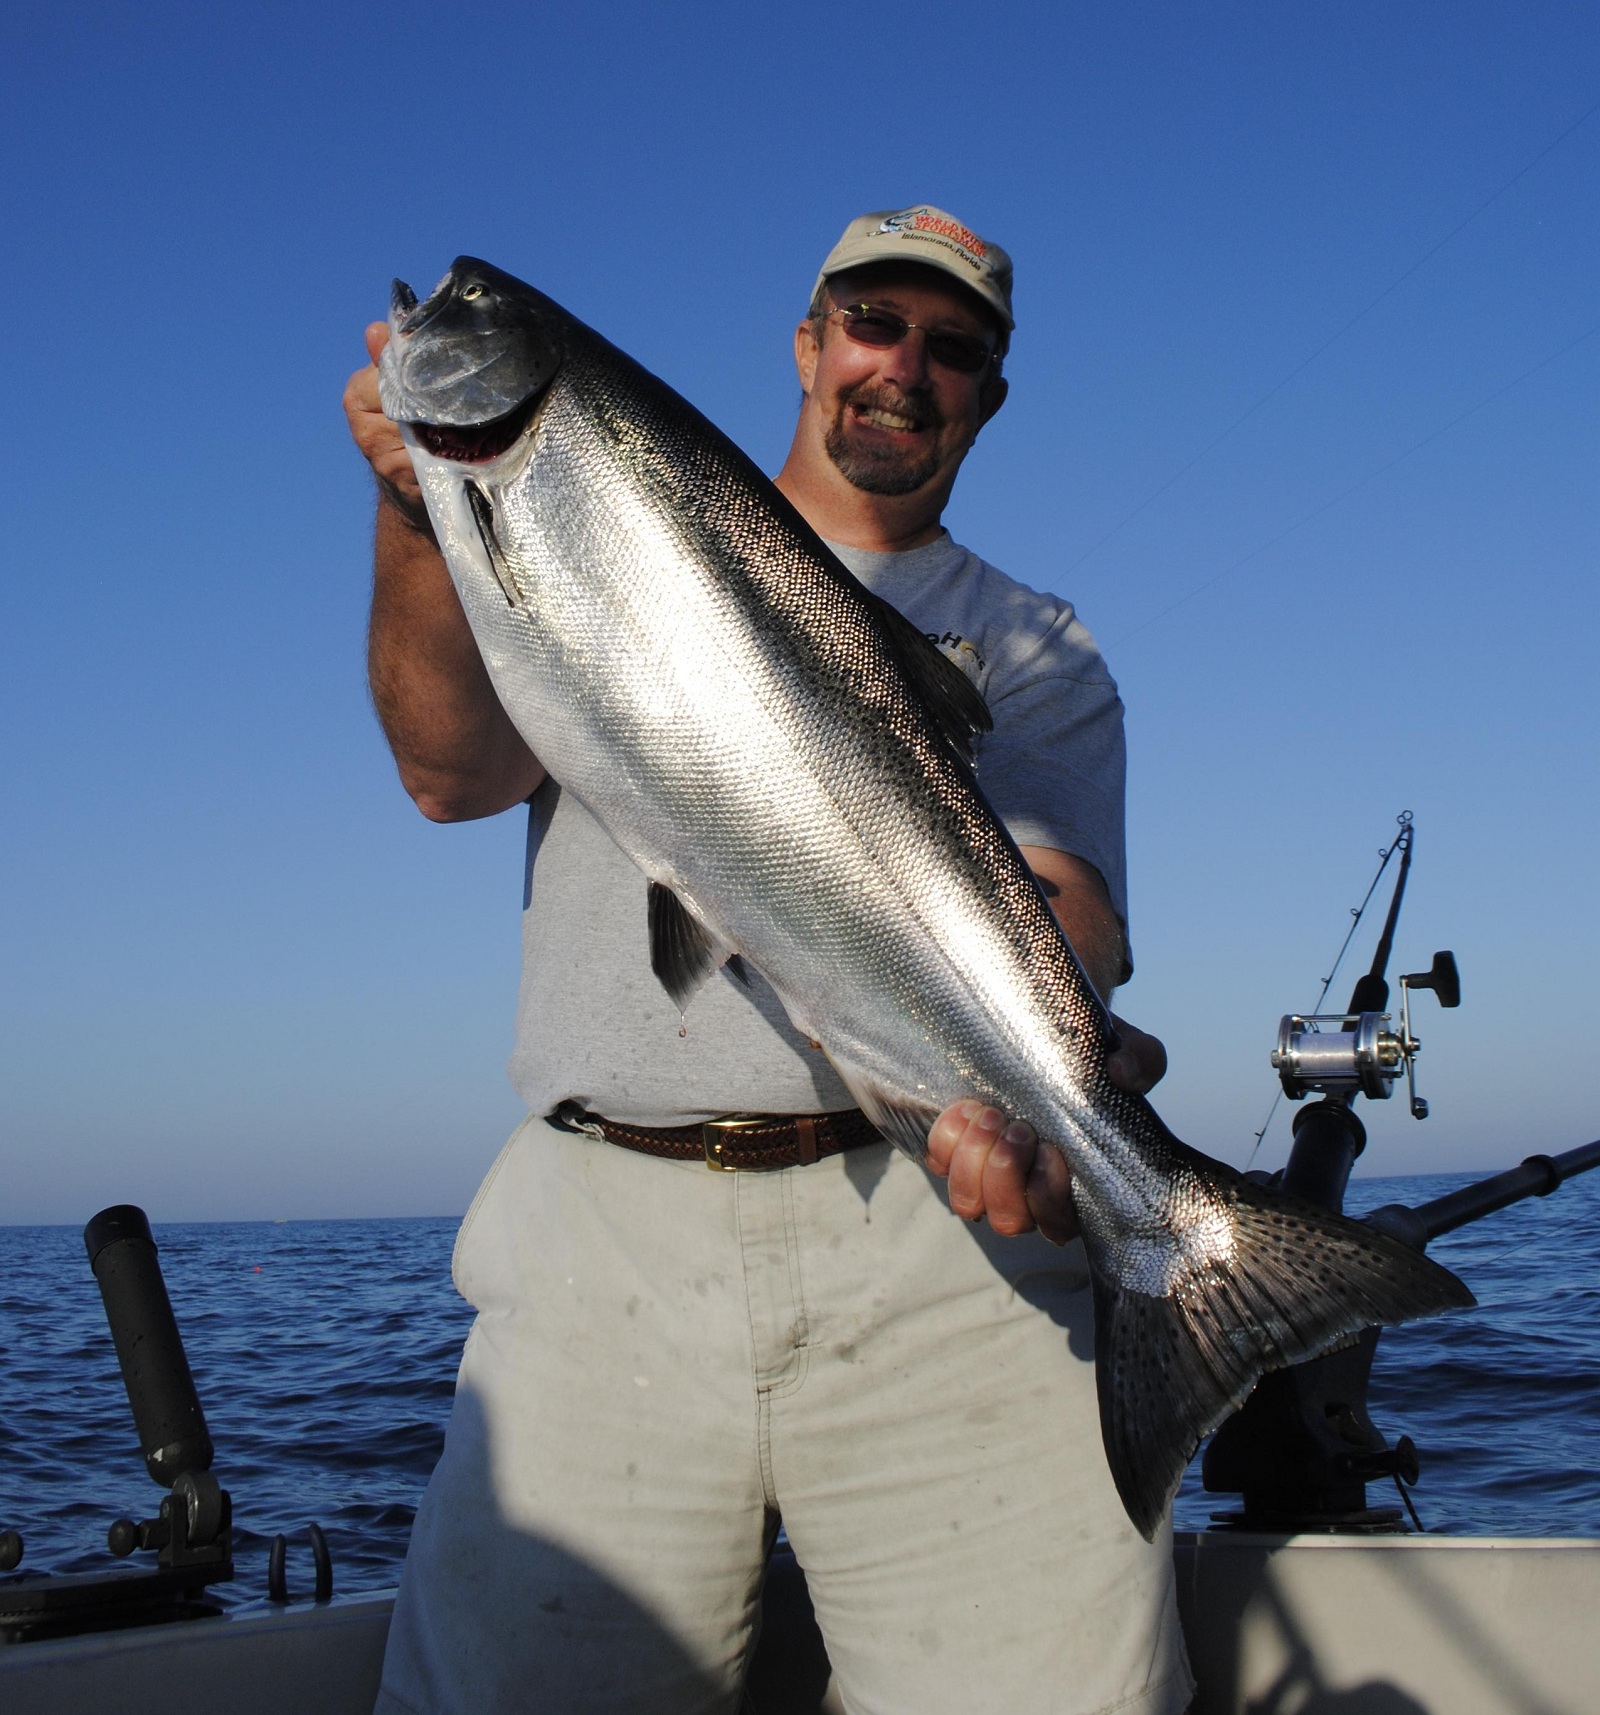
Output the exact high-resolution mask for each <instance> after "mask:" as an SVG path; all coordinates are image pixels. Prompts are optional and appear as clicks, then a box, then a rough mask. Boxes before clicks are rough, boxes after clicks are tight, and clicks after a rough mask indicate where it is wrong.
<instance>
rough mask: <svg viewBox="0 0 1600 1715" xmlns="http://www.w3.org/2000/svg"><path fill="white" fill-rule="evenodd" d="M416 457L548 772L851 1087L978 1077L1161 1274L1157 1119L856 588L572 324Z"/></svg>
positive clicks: (481, 628)
mask: <svg viewBox="0 0 1600 1715" xmlns="http://www.w3.org/2000/svg"><path fill="white" fill-rule="evenodd" d="M418 462H419V466H420V468H421V471H422V475H423V479H424V482H425V485H426V487H427V489H428V492H429V496H430V500H431V502H432V504H433V508H434V512H435V515H436V517H439V518H443V519H444V520H446V526H445V531H444V545H445V547H446V550H447V557H448V560H449V562H450V565H451V568H452V571H453V574H454V575H455V576H456V579H457V582H458V586H459V587H460V590H461V595H462V599H463V602H464V604H465V605H466V607H467V610H468V614H469V617H470V619H471V622H472V626H473V630H474V632H475V634H476V636H477V637H478V639H479V643H480V646H481V647H482V649H483V653H484V658H485V660H486V662H487V664H488V667H489V670H490V673H491V676H492V678H493V680H494V683H495V686H496V688H497V690H498V692H499V694H500V696H501V699H502V701H503V702H504V703H505V706H506V708H507V709H508V710H509V711H510V712H511V714H512V717H513V719H514V720H515V721H516V723H517V725H518V726H519V728H520V729H521V730H522V732H523V735H524V737H525V738H526V739H527V740H528V743H529V745H530V746H531V748H532V749H533V750H534V751H535V753H536V754H537V755H538V756H539V757H540V758H541V760H542V761H543V762H544V763H545V765H546V767H547V768H548V769H549V771H550V773H551V774H552V775H553V776H554V777H555V778H556V779H558V780H560V781H561V783H562V785H563V787H564V788H565V789H566V790H569V791H571V792H573V793H574V794H575V795H576V796H577V797H578V798H579V799H580V800H581V801H582V802H583V803H584V805H585V806H586V807H587V808H588V809H589V810H590V811H591V813H592V814H594V815H595V817H596V818H597V819H598V820H599V821H600V822H601V823H602V825H603V826H605V827H606V829H607V830H608V831H609V832H610V834H611V836H612V837H613V839H615V840H616V841H617V843H618V845H619V846H621V847H622V848H623V850H624V851H626V852H627V853H628V855H629V856H630V857H631V858H632V859H633V860H634V861H635V862H636V863H637V864H638V866H639V867H640V869H641V870H642V871H643V872H644V873H645V874H646V875H647V876H649V877H650V878H651V879H652V880H655V881H659V882H661V883H663V884H664V885H666V886H668V887H670V888H672V890H673V891H674V892H675V893H677V894H678V896H679V897H680V898H681V899H682V900H683V901H684V903H685V904H686V905H687V906H689V907H690V909H691V910H692V911H693V912H694V913H695V914H696V916H698V917H699V918H700V919H701V920H702V921H703V922H704V923H705V924H706V925H707V927H708V928H709V929H710V930H711V932H712V933H713V935H714V936H715V937H716V939H717V940H718V941H719V942H720V943H721V944H722V945H723V946H725V947H726V948H727V949H728V950H730V951H734V952H738V953H740V954H742V955H743V956H744V957H746V958H748V959H749V960H750V962H751V963H752V964H754V965H755V966H756V967H757V968H758V969H759V970H760V971H761V972H762V973H763V974H764V975H765V976H766V977H767V979H768V980H769V981H770V982H771V983H772V985H773V987H774V988H775V989H776V991H777V992H778V994H779V995H780V997H781V998H782V999H783V1001H784V1003H785V1005H786V1006H787V1008H788V1009H789V1012H790V1014H791V1016H792V1017H793V1019H794V1022H795V1024H796V1025H797V1027H798V1028H800V1029H801V1030H803V1031H805V1032H807V1033H808V1034H810V1035H812V1036H815V1037H817V1038H818V1039H819V1040H821V1041H822V1042H823V1043H824V1044H825V1046H826V1047H827V1049H828V1052H829V1055H830V1057H831V1058H832V1059H833V1060H834V1062H835V1063H836V1065H838V1067H839V1068H840V1071H841V1073H842V1074H843V1075H844V1076H845V1077H846V1079H847V1081H849V1082H851V1083H852V1086H853V1087H855V1088H856V1089H857V1090H858V1091H861V1090H863V1087H864V1086H865V1087H869V1088H871V1089H873V1090H876V1091H878V1092H880V1093H881V1095H882V1097H883V1098H884V1099H885V1100H886V1101H887V1102H888V1103H889V1104H891V1105H893V1106H898V1107H904V1108H906V1109H909V1110H911V1111H912V1112H915V1113H918V1114H920V1115H922V1116H923V1117H924V1119H926V1118H931V1116H932V1115H933V1114H934V1113H936V1112H937V1111H938V1110H939V1109H940V1108H942V1107H943V1106H944V1105H946V1103H947V1102H949V1101H952V1100H954V1099H956V1098H957V1097H959V1096H962V1095H965V1094H975V1095H978V1096H980V1097H983V1098H985V1099H988V1100H991V1101H994V1102H996V1103H998V1104H1000V1105H1002V1106H1004V1107H1005V1108H1006V1109H1007V1110H1008V1111H1009V1112H1012V1113H1015V1114H1018V1115H1019V1116H1021V1117H1024V1118H1026V1119H1028V1120H1030V1121H1031V1122H1032V1123H1033V1124H1034V1125H1035V1126H1036V1127H1037V1128H1038V1130H1039V1132H1040V1133H1041V1135H1042V1136H1045V1137H1048V1138H1049V1139H1051V1140H1052V1141H1053V1142H1054V1143H1056V1144H1057V1146H1058V1147H1060V1148H1061V1149H1062V1150H1063V1151H1064V1152H1065V1153H1066V1154H1067V1156H1068V1159H1069V1161H1070V1162H1071V1164H1072V1166H1073V1169H1074V1171H1075V1173H1076V1174H1077V1175H1078V1176H1079V1178H1080V1180H1081V1181H1083V1183H1084V1186H1085V1190H1086V1192H1087V1193H1088V1197H1087V1198H1086V1202H1087V1203H1088V1204H1089V1205H1091V1206H1093V1207H1094V1208H1103V1209H1104V1210H1105V1213H1106V1217H1107V1219H1106V1237H1107V1240H1108V1241H1112V1240H1113V1237H1114V1235H1115V1242H1113V1243H1111V1245H1110V1250H1111V1254H1113V1255H1115V1254H1116V1253H1117V1246H1118V1244H1121V1243H1123V1242H1125V1241H1126V1236H1127V1235H1128V1234H1129V1233H1130V1232H1132V1233H1133V1234H1134V1235H1135V1236H1136V1240H1137V1241H1138V1242H1136V1243H1135V1246H1134V1250H1135V1252H1136V1253H1137V1254H1136V1255H1130V1259H1129V1260H1130V1263H1132V1264H1133V1265H1134V1267H1135V1272H1136V1273H1138V1274H1139V1276H1140V1277H1141V1278H1149V1277H1150V1275H1151V1271H1152V1269H1154V1268H1155V1267H1156V1257H1155V1253H1157V1252H1160V1253H1162V1254H1163V1255H1164V1257H1165V1273H1166V1274H1167V1275H1168V1276H1169V1277H1170V1274H1171V1271H1172V1268H1173V1265H1174V1262H1175V1260H1176V1259H1175V1258H1174V1256H1173V1254H1172V1252H1173V1234H1172V1231H1171V1227H1170V1224H1169V1222H1170V1216H1171V1210H1170V1207H1169V1203H1168V1199H1169V1196H1170V1189H1171V1187H1170V1179H1169V1178H1168V1176H1167V1170H1166V1169H1165V1167H1164V1165H1163V1162H1162V1160H1161V1157H1163V1156H1164V1155H1165V1149H1164V1147H1163V1146H1164V1144H1165V1141H1166V1134H1165V1133H1164V1132H1163V1131H1162V1129H1161V1128H1160V1124H1159V1121H1156V1120H1155V1119H1154V1116H1153V1115H1152V1114H1151V1113H1150V1110H1149V1109H1148V1108H1147V1107H1145V1105H1144V1104H1143V1103H1142V1102H1138V1101H1136V1100H1134V1099H1132V1098H1129V1097H1127V1096H1126V1095H1124V1094H1123V1093H1122V1092H1121V1091H1118V1090H1116V1089H1115V1087H1114V1086H1112V1085H1111V1084H1110V1083H1109V1081H1108V1080H1107V1079H1106V1077H1105V1074H1104V1058H1105V1050H1104V1044H1103V1029H1104V1026H1103V1015H1102V1011H1101V1008H1100V1005H1099V1002H1098V1001H1097V1000H1096V999H1095V998H1094V996H1093V994H1092V992H1091V991H1090V989H1089V985H1088V983H1087V981H1086V979H1085V978H1084V977H1083V975H1082V973H1081V971H1080V969H1079V967H1078V965H1077V961H1076V960H1075V959H1074V958H1073V956H1072V954H1071V952H1070V949H1069V948H1068V946H1067V943H1066V941H1065V938H1064V937H1063V936H1062V934H1061V932H1060V930H1059V928H1058V926H1057V925H1056V923H1055V920H1054V918H1053V916H1052V915H1051V913H1050V910H1049V908H1048V906H1047V905H1046V904H1045V902H1044V900H1043V898H1042V896H1041V895H1040V893H1039V890H1038V887H1037V885H1036V883H1035V882H1034V880H1033V878H1032V876H1031V874H1030V873H1029V872H1028V870H1027V867H1026V865H1025V864H1024V863H1023V862H1022V860H1021V858H1020V856H1019V855H1018V854H1017V852H1016V849H1015V847H1014V846H1013V845H1012V843H1011V841H1010V840H1009V838H1008V837H1007V836H1006V834H1005V833H1004V831H1003V829H1002V828H1001V827H1000V825H999V823H998V821H997V820H996V818H995V817H994V815H993V813H992V812H991V811H990V810H989V808H988V806H987V805H986V804H985V803H984V801H983V799H982V797H981V795H980V794H979V793H978V792H977V791H976V789H975V787H974V784H973V780H972V777H971V774H970V773H969V771H968V770H967V769H966V767H965V766H964V765H963V764H962V763H960V762H959V760H958V759H957V758H955V757H954V756H953V754H952V753H951V751H950V749H949V746H948V744H947V743H946V742H945V740H944V739H943V737H942V735H940V734H939V733H938V731H937V730H936V729H935V727H934V725H933V723H932V721H931V718H930V716H929V715H928V713H927V712H926V710H925V708H924V707H923V705H922V703H921V702H920V700H919V699H918V698H917V697H916V696H915V695H914V694H913V693H912V692H911V691H910V690H909V689H908V687H907V685H906V681H905V675H904V672H903V669H902V667H901V665H900V662H899V660H898V659H897V657H896V656H895V654H894V650H893V647H892V645H891V644H890V643H889V641H888V640H887V639H886V636H885V634H884V632H883V629H882V626H881V625H880V624H879V622H878V621H877V619H876V616H875V615H874V613H873V612H872V610H871V608H870V606H869V604H868V602H867V600H866V598H865V597H864V595H863V592H862V591H861V589H860V587H859V585H857V584H856V583H855V581H854V580H853V579H852V578H850V577H849V576H848V574H846V573H845V572H844V571H843V569H842V568H840V567H839V566H838V565H837V562H835V561H834V560H833V558H832V556H831V555H829V554H828V553H827V552H826V550H825V549H824V548H823V547H822V546H821V544H820V543H819V542H817V540H816V538H815V537H814V536H812V534H811V533H810V532H809V530H807V529H806V527H805V526H804V525H803V524H802V523H801V522H800V521H799V519H798V517H796V516H793V515H790V516H785V515H783V514H781V513H779V512H777V511H775V510H774V508H773V507H772V505H771V504H770V500H769V499H767V498H766V497H764V496H763V495H762V494H761V491H760V488H759V487H758V482H759V479H757V480H756V481H753V480H752V477H753V474H754V473H753V469H752V467H751V466H750V465H749V464H748V461H747V460H746V459H745V458H744V455H743V454H742V453H740V452H738V450H737V449H736V448H734V447H733V446H732V445H731V443H729V442H727V441H726V440H725V439H724V438H723V437H721V436H720V435H718V434H716V432H715V431H711V430H709V426H708V425H706V424H705V423H704V422H703V421H701V420H699V419H698V418H695V417H692V415H690V414H689V413H687V412H686V408H685V407H684V406H683V405H682V402H681V401H679V400H678V399H677V398H676V396H675V395H672V394H670V393H669V392H668V391H667V390H666V389H665V388H663V387H662V386H661V385H660V383H658V382H656V381H655V380H654V379H653V378H652V377H650V376H648V375H646V374H645V373H644V372H643V371H642V370H640V369H638V367H637V366H636V365H634V364H632V363H631V361H630V360H628V359H626V358H625V357H623V356H622V354H620V353H618V352H616V351H615V350H614V349H613V348H611V347H610V346H608V345H606V344H605V342H603V341H601V340H599V339H598V338H597V337H595V336H592V335H587V336H580V337H575V338H574V339H573V340H572V341H571V342H570V344H569V349H568V353H567V357H566V361H565V363H564V365H563V367H562V370H561V373H560V375H559V376H558V378H557V379H556V381H555V382H554V383H553V384H552V386H551V388H550V391H549V393H548V395H547V397H546V399H545V400H544V402H543V403H542V405H541V407H540V410H539V414H538V417H537V419H536V421H535V424H534V426H533V429H532V431H531V432H530V433H529V434H528V435H527V436H526V437H525V439H524V441H523V442H522V443H521V444H520V445H519V447H518V448H517V449H514V450H513V451H512V452H511V453H508V454H507V455H505V456H504V457H503V458H502V459H501V460H500V461H499V462H498V463H497V464H495V465H491V466H488V467H484V468H483V469H482V470H481V471H475V472H474V471H463V468H462V467H461V466H459V465H452V464H447V463H443V462H440V461H430V460H427V459H425V458H423V459H419V461H418ZM467 481H476V482H477V483H479V484H480V486H481V488H482V489H483V491H484V492H485V493H486V494H487V495H488V496H489V497H490V499H491V500H492V503H493V508H494V533H495V537H496V539H497V542H498V545H499V548H500V550H501V552H502V553H503V555H504V558H505V563H506V567H507V569H508V570H509V573H510V576H511V578H512V580H513V581H514V584H515V587H516V590H517V591H518V592H519V593H520V597H521V599H520V600H519V602H518V603H517V605H515V606H513V605H512V604H511V603H510V602H508V600H507V598H506V595H505V593H504V591H503V590H502V587H501V583H500V580H499V579H498V578H497V577H496V576H495V575H494V571H493V567H492V564H491V561H490V558H489V555H488V553H487V552H486V550H485V547H484V545H483V543H482V541H481V539H480V536H479V533H478V529H477V526H476V524H475V523H474V522H473V519H472V515H471V512H470V509H469V508H468V506H467V505H466V502H465V500H464V498H463V495H464V484H465V482H467ZM692 1017H693V1003H692V1001H691V1002H690V1003H689V1018H690V1020H691V1022H692ZM1152 1150H1154V1151H1155V1154H1156V1159H1152V1158H1151V1152H1152ZM1113 1229H1114V1233H1113ZM1192 1260H1194V1261H1198V1258H1196V1259H1192ZM1180 1269H1181V1265H1180Z"/></svg>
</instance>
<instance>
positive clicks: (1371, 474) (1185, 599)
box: [1106, 322, 1600, 651]
mask: <svg viewBox="0 0 1600 1715" xmlns="http://www.w3.org/2000/svg"><path fill="white" fill-rule="evenodd" d="M1597 333H1600V322H1596V323H1595V325H1594V326H1593V327H1591V328H1587V329H1585V331H1584V332H1583V333H1581V334H1579V335H1578V337H1577V338H1576V339H1573V340H1569V341H1568V342H1567V343H1566V344H1565V345H1564V346H1562V347H1561V349H1560V350H1559V351H1553V352H1551V353H1550V355H1549V356H1548V357H1544V358H1541V359H1540V360H1539V361H1538V362H1537V363H1536V364H1534V365H1533V367H1532V368H1531V369H1525V370H1523V372H1522V373H1521V374H1520V375H1518V376H1517V377H1515V379H1513V380H1511V381H1508V382H1506V384H1505V385H1504V386H1503V387H1497V388H1495V390H1494V391H1493V392H1492V393H1486V394H1485V395H1484V396H1483V398H1481V399H1480V400H1479V401H1478V402H1477V404H1475V405H1469V406H1468V407H1467V409H1466V410H1465V411H1463V412H1461V414H1460V415H1459V416H1456V417H1452V418H1451V419H1450V421H1449V422H1448V423H1442V424H1440V426H1439V427H1438V428H1437V429H1434V430H1433V431H1432V432H1431V433H1430V434H1427V435H1424V436H1423V437H1422V439H1421V440H1420V441H1415V442H1413V443H1412V444H1411V445H1410V446H1409V447H1407V448H1406V450H1405V451H1404V452H1403V453H1396V454H1395V456H1394V457H1393V458H1392V459H1389V460H1388V461H1387V462H1386V463H1384V464H1381V465H1379V466H1378V468H1377V469H1376V470H1370V471H1368V472H1367V474H1366V475H1365V476H1361V477H1357V478H1356V480H1355V481H1354V482H1352V483H1351V484H1350V486H1349V487H1348V488H1342V489H1340V491H1339V492H1338V493H1337V494H1336V495H1334V496H1333V498H1332V499H1331V500H1324V501H1323V502H1322V504H1321V505H1320V506H1314V507H1313V508H1312V509H1311V511H1309V512H1307V513H1305V514H1304V515H1303V516H1302V517H1300V518H1297V519H1296V520H1295V521H1294V523H1293V524H1290V525H1288V526H1287V527H1286V528H1285V529H1282V530H1280V531H1279V532H1278V534H1277V535H1276V536H1273V537H1272V538H1270V540H1268V541H1265V542H1263V543H1262V544H1261V545H1260V547H1258V548H1252V549H1251V550H1250V552H1249V553H1248V554H1242V555H1240V557H1239V558H1238V559H1237V560H1235V561H1233V562H1232V564H1230V565H1226V566H1224V567H1223V568H1222V570H1221V571H1220V572H1217V573H1215V574H1214V575H1213V576H1211V577H1209V578H1207V579H1206V580H1205V582H1204V583H1199V584H1196V585H1195V586H1194V588H1193V589H1191V590H1189V591H1188V592H1187V593H1186V594H1184V595H1181V596H1179V597H1178V599H1177V600H1176V601H1175V602H1173V603H1171V605H1170V606H1168V607H1164V608H1162V609H1161V611H1160V612H1159V613H1153V614H1151V616H1150V617H1149V618H1148V619H1142V620H1140V622H1139V623H1138V624H1137V625H1136V626H1134V628H1133V629H1132V630H1131V631H1124V632H1123V633H1122V634H1121V636H1119V637H1117V638H1115V639H1113V640H1112V642H1111V643H1109V644H1107V646H1106V647H1107V650H1108V651H1109V650H1111V649H1117V648H1120V647H1121V646H1122V645H1123V644H1124V643H1126V642H1127V641H1128V639H1129V638H1131V637H1137V636H1138V635H1139V633H1140V632H1141V631H1147V630H1149V628H1150V627H1151V626H1152V625H1155V624H1157V623H1158V622H1159V621H1160V620H1163V619H1166V618H1167V617H1168V616H1169V615H1170V614H1174V613H1176V612H1177V611H1178V609H1179V608H1180V607H1185V606H1187V605H1188V604H1189V603H1190V602H1191V601H1193V600H1194V598H1195V597H1196V596H1197V595H1204V594H1205V592H1206V591H1207V590H1208V589H1211V588H1213V587H1214V586H1215V585H1217V584H1220V583H1221V582H1222V580H1223V579H1224V578H1227V577H1231V576H1232V575H1233V573H1235V572H1236V571H1238V570H1239V569H1240V567H1242V566H1247V565H1249V564H1250V562H1251V561H1252V560H1255V559H1259V558H1260V557H1261V555H1263V554H1264V553H1266V552H1267V550H1268V549H1269V548H1276V547H1277V545H1278V544H1279V543H1280V542H1282V541H1283V540H1285V538H1287V537H1289V536H1292V535H1293V534H1294V533H1295V531H1296V530H1301V529H1304V527H1305V526H1306V525H1307V524H1309V523H1311V522H1312V520H1313V519H1316V518H1320V517H1321V516H1322V514H1323V513H1324V512H1328V511H1331V510H1332V509H1333V508H1334V507H1335V506H1337V505H1338V504H1339V503H1340V501H1343V500H1348V499H1349V498H1350V496H1351V495H1352V494H1354V493H1355V492H1356V491H1357V490H1358V489H1362V488H1365V487H1366V486H1367V484H1368V483H1369V482H1376V481H1377V479H1378V478H1379V477H1380V476H1383V475H1384V474H1385V473H1386V472H1388V471H1391V470H1393V469H1394V467H1395V466H1396V465H1397V464H1403V463H1404V462H1405V461H1406V460H1407V459H1408V458H1410V457H1411V455H1412V454H1413V453H1420V452H1421V451H1422V449H1423V448H1424V447H1426V446H1431V445H1432V443H1433V442H1434V441H1436V440H1438V439H1439V437H1440V436H1441V435H1446V434H1448V433H1449V432H1450V430H1452V429H1453V428H1455V427H1456V426H1457V425H1458V424H1460V423H1464V422H1466V420H1467V418H1468V417H1471V416H1475V415H1476V414H1477V413H1478V412H1479V411H1481V410H1483V408H1484V407H1485V406H1486V405H1492V404H1493V403H1494V402H1495V400H1496V399H1501V398H1504V396H1505V395H1506V394H1507V393H1509V392H1510V391H1511V390H1512V389H1513V388H1514V387H1520V386H1521V385H1522V383H1523V382H1524V381H1527V380H1530V379H1531V378H1532V377H1533V376H1535V375H1537V374H1538V373H1539V371H1540V370H1541V369H1548V368H1549V367H1550V365H1551V364H1552V363H1555V362H1557V361H1558V360H1559V359H1561V358H1563V357H1565V356H1566V355H1567V353H1568V352H1569V351H1575V350H1577V348H1578V347H1579V346H1580V345H1582V344H1583V342H1584V341H1585V340H1586V339H1593V338H1594V336H1595V335H1596V334H1597Z"/></svg>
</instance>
